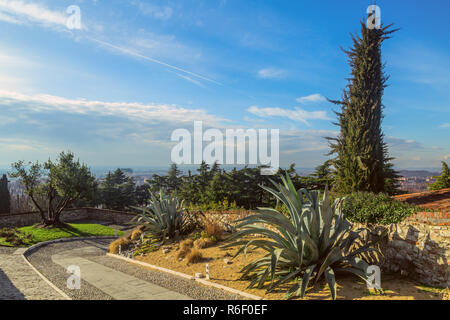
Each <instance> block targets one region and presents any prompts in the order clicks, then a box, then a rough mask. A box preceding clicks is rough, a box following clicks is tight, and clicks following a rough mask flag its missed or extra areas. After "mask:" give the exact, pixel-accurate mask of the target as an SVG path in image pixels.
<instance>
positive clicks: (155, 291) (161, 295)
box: [52, 247, 191, 300]
mask: <svg viewBox="0 0 450 320" xmlns="http://www.w3.org/2000/svg"><path fill="white" fill-rule="evenodd" d="M97 251H98V248H97V247H83V248H77V249H72V250H68V251H65V252H63V253H59V254H54V255H52V260H53V262H54V263H56V264H58V265H60V266H61V267H63V268H65V269H67V268H68V267H69V266H77V267H79V268H80V271H81V278H82V279H83V280H84V281H87V282H88V283H89V284H91V285H92V286H94V287H96V288H98V289H99V290H101V291H103V292H104V293H106V294H108V295H109V296H111V297H112V298H114V299H117V300H190V299H191V298H189V297H188V296H185V295H182V294H180V293H177V292H174V291H171V290H168V289H166V288H163V287H160V286H157V285H155V284H152V283H149V282H147V281H144V280H141V279H138V278H136V277H133V276H130V275H128V274H125V273H122V272H120V271H116V270H114V269H111V268H109V267H106V266H104V265H101V264H98V263H96V262H93V261H91V260H88V259H85V258H82V257H81V256H84V255H89V254H90V253H93V254H94V253H95V252H97Z"/></svg>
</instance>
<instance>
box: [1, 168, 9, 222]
mask: <svg viewBox="0 0 450 320" xmlns="http://www.w3.org/2000/svg"><path fill="white" fill-rule="evenodd" d="M10 212H11V195H10V194H9V189H8V178H7V177H6V174H4V175H3V177H2V178H1V179H0V214H1V213H10Z"/></svg>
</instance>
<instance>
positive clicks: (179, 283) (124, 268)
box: [88, 256, 244, 300]
mask: <svg viewBox="0 0 450 320" xmlns="http://www.w3.org/2000/svg"><path fill="white" fill-rule="evenodd" d="M88 259H89V260H91V261H94V262H97V263H99V264H102V265H104V266H107V267H110V268H112V269H115V270H117V271H120V272H123V273H126V274H128V275H131V276H133V277H136V278H139V279H142V280H145V281H148V282H151V283H153V284H156V285H158V286H161V287H164V288H166V289H169V290H172V291H176V292H179V293H181V294H184V295H187V296H189V297H191V298H193V299H195V300H242V299H244V298H243V297H241V296H239V295H236V294H232V293H228V292H226V291H224V290H220V289H217V288H212V287H207V286H203V285H201V284H199V283H196V282H194V281H193V280H187V279H183V278H181V277H177V276H174V275H170V274H168V273H165V272H161V271H156V270H151V269H147V268H143V267H139V266H136V265H133V264H131V263H127V262H125V261H122V260H118V259H114V258H111V257H106V256H97V257H94V256H90V257H88Z"/></svg>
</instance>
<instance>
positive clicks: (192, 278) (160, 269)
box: [106, 253, 264, 300]
mask: <svg viewBox="0 0 450 320" xmlns="http://www.w3.org/2000/svg"><path fill="white" fill-rule="evenodd" d="M106 255H107V256H108V257H112V258H116V259H121V260H124V261H127V262H129V263H133V264H137V265H140V266H143V267H148V268H152V269H156V270H158V271H162V272H166V273H169V274H172V275H175V276H178V277H182V278H185V279H188V280H192V281H196V282H198V283H200V284H203V285H205V286H209V287H214V288H217V289H222V290H224V291H228V292H231V293H234V294H238V295H240V296H243V297H245V298H249V299H251V300H264V298H263V297H259V296H256V295H253V294H250V293H247V292H243V291H240V290H237V289H233V288H230V287H226V286H223V285H221V284H218V283H214V282H211V281H208V280H204V279H199V278H195V277H194V276H190V275H188V274H185V273H181V272H178V271H173V270H170V269H166V268H163V267H159V266H155V265H152V264H149V263H146V262H142V261H138V260H133V259H130V258H126V257H123V256H120V255H117V254H113V253H107V254H106Z"/></svg>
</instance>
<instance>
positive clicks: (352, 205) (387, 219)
mask: <svg viewBox="0 0 450 320" xmlns="http://www.w3.org/2000/svg"><path fill="white" fill-rule="evenodd" d="M343 211H344V215H345V217H346V218H347V219H348V220H350V221H352V222H359V223H377V224H385V225H386V224H392V223H399V222H401V221H403V220H404V219H405V218H407V217H408V216H410V215H412V214H414V213H416V212H418V211H424V209H423V208H420V207H418V206H414V205H410V204H408V203H404V202H400V201H397V200H395V199H393V198H391V197H390V196H388V195H386V194H382V193H380V194H373V193H369V192H356V193H352V194H350V195H349V196H347V199H346V201H345V203H344V205H343Z"/></svg>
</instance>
